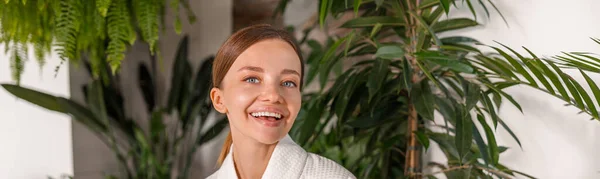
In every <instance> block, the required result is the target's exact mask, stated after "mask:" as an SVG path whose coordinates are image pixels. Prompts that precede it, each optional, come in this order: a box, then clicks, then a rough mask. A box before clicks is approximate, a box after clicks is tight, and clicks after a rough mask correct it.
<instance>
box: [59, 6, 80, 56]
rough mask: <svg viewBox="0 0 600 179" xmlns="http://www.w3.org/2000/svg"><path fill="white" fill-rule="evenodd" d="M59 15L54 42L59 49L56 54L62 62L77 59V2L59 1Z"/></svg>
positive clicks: (78, 26) (78, 14)
mask: <svg viewBox="0 0 600 179" xmlns="http://www.w3.org/2000/svg"><path fill="white" fill-rule="evenodd" d="M59 5H60V7H59V8H60V14H59V15H58V19H57V24H56V33H57V34H56V41H57V45H58V46H59V49H57V52H58V54H59V55H60V57H61V59H63V60H67V59H69V60H75V59H78V55H77V36H78V35H79V28H80V22H79V17H80V16H81V14H80V9H79V7H78V5H79V1H76V0H61V1H60V4H59Z"/></svg>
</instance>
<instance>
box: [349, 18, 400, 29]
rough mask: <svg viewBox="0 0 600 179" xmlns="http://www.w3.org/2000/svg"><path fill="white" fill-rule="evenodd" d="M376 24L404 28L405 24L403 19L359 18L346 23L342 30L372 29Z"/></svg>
mask: <svg viewBox="0 0 600 179" xmlns="http://www.w3.org/2000/svg"><path fill="white" fill-rule="evenodd" d="M377 24H381V25H382V26H404V25H406V23H405V22H404V19H402V18H399V17H391V16H371V17H359V18H354V19H352V20H349V21H346V22H345V23H344V24H343V25H342V26H340V27H342V28H362V27H373V26H375V25H377Z"/></svg>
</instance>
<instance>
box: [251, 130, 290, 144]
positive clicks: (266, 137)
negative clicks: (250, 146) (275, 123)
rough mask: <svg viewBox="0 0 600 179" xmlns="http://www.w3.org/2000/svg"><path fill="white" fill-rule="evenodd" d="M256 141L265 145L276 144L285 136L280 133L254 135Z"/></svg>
mask: <svg viewBox="0 0 600 179" xmlns="http://www.w3.org/2000/svg"><path fill="white" fill-rule="evenodd" d="M254 136H255V137H254V139H255V140H256V141H258V142H260V143H263V144H275V143H277V142H278V141H279V140H281V139H283V137H285V134H281V133H280V132H263V133H258V134H256V135H254Z"/></svg>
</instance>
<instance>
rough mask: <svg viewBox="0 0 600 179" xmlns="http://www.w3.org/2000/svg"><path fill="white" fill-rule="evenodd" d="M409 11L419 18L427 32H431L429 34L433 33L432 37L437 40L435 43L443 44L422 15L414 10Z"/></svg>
mask: <svg viewBox="0 0 600 179" xmlns="http://www.w3.org/2000/svg"><path fill="white" fill-rule="evenodd" d="M408 13H409V14H410V15H411V16H413V17H414V18H415V19H417V21H418V22H419V24H421V26H422V27H423V28H425V29H426V30H427V32H429V34H430V35H431V37H432V38H433V40H434V42H435V45H437V46H442V41H440V39H438V37H437V35H436V31H435V30H434V29H433V28H432V27H431V26H430V25H429V24H428V23H427V21H425V20H424V19H423V18H422V17H421V16H419V15H418V14H416V13H415V12H413V11H409V12H408ZM434 25H435V24H434Z"/></svg>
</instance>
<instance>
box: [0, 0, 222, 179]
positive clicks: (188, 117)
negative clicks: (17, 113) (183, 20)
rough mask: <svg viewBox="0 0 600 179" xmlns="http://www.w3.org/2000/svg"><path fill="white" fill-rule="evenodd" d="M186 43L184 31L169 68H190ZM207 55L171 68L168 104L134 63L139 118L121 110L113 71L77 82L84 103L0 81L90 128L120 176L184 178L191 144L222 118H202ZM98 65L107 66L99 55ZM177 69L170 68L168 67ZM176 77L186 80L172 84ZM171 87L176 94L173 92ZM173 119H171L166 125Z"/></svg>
mask: <svg viewBox="0 0 600 179" xmlns="http://www.w3.org/2000/svg"><path fill="white" fill-rule="evenodd" d="M116 1H117V0H113V3H114V2H116ZM109 12H110V11H109ZM108 16H110V13H109V14H108ZM187 44H188V38H187V37H185V38H184V39H183V40H182V42H181V43H180V45H179V53H178V54H177V57H176V58H177V60H176V61H175V64H174V66H175V67H174V68H178V67H182V68H184V69H190V70H191V67H190V64H189V62H188V56H187V51H188V50H187V49H188V46H187ZM212 61H213V59H212V58H209V59H206V60H205V61H204V62H203V63H202V64H201V66H200V67H199V68H198V71H197V72H196V73H195V74H196V76H195V77H192V76H190V75H185V76H182V73H175V74H173V85H172V86H171V91H170V93H171V95H170V97H169V101H170V102H171V101H172V103H173V104H177V107H174V108H171V107H169V106H161V105H158V104H156V103H155V99H156V98H157V96H156V94H155V91H156V90H155V88H156V87H155V85H154V84H155V81H154V78H153V77H154V75H152V74H150V70H149V69H148V68H147V67H146V66H145V65H143V64H140V66H139V71H138V72H139V75H138V76H139V81H138V83H137V84H139V88H140V89H141V90H142V94H143V97H144V100H145V102H146V107H147V108H146V112H147V115H146V116H148V118H147V119H141V120H143V121H134V120H133V119H131V117H130V116H127V115H126V114H131V112H127V111H125V110H126V108H125V107H124V100H126V99H127V98H128V97H127V96H124V95H123V93H122V90H123V89H121V88H119V87H118V86H120V85H118V78H117V77H115V76H110V77H109V78H108V80H102V79H94V80H93V81H92V82H90V83H89V84H86V85H85V86H83V88H82V90H83V93H84V96H85V104H79V103H77V102H75V101H73V100H71V99H67V98H64V97H57V96H52V95H49V94H45V93H42V92H38V91H35V90H32V89H28V88H25V87H20V86H18V85H12V84H2V87H3V88H4V89H5V90H7V91H8V92H9V93H11V94H13V95H15V96H17V97H19V98H21V99H23V100H26V101H28V102H31V103H33V104H35V105H38V106H40V107H42V108H45V109H48V110H52V111H56V112H59V113H64V114H68V115H71V116H72V117H73V119H74V120H75V121H77V122H79V123H81V124H83V125H84V126H86V127H87V128H88V129H90V130H91V131H93V132H94V133H96V135H97V136H98V137H99V138H100V139H101V140H102V141H103V142H104V143H105V144H106V145H107V146H108V147H110V148H111V150H112V151H113V153H114V154H115V156H116V158H117V159H118V161H119V163H120V165H121V166H120V169H122V170H123V172H124V174H126V175H125V176H126V178H129V179H133V178H156V179H163V178H172V177H175V178H187V175H188V174H189V168H190V167H191V164H192V159H194V158H195V157H194V153H195V152H196V150H197V148H198V147H199V146H201V145H203V144H204V143H206V142H208V141H210V140H212V139H214V137H215V136H217V135H218V134H220V133H221V131H222V130H223V129H224V128H225V127H226V126H227V124H228V123H227V120H226V119H225V117H224V116H217V119H215V120H216V122H215V124H212V125H209V124H207V119H208V117H209V116H210V115H212V113H215V112H214V110H212V106H211V102H210V99H209V98H208V91H209V89H210V79H211V78H210V75H211V65H212ZM86 67H87V68H88V69H89V72H90V74H91V73H92V72H91V65H89V64H87V63H86ZM99 68H101V70H106V71H109V70H110V69H109V68H110V66H109V64H108V62H107V61H106V60H104V59H103V63H100V64H99ZM177 71H178V69H173V72H177ZM182 83H185V84H187V85H186V86H185V87H182V86H177V85H175V84H182ZM175 93H177V94H178V95H173V94H175ZM173 96H177V97H176V98H173ZM170 119H174V120H176V121H170ZM136 120H140V119H136ZM173 123H175V125H173V126H171V124H173ZM142 124H147V125H142ZM167 124H168V125H167ZM167 129H168V130H167ZM107 178H117V177H116V176H107Z"/></svg>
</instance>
